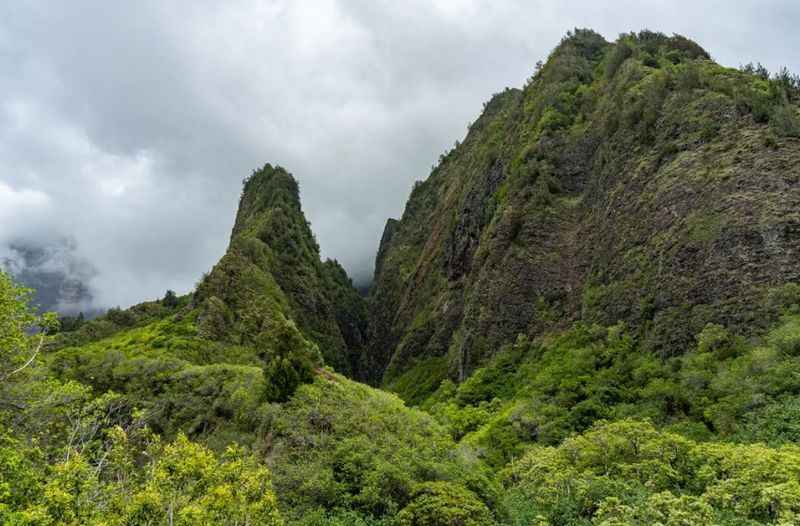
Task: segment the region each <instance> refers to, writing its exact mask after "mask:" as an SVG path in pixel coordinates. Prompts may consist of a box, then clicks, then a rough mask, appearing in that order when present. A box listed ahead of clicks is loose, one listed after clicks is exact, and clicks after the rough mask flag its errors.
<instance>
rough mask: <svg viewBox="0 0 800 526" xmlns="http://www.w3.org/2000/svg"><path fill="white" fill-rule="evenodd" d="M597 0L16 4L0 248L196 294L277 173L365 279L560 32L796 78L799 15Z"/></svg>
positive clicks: (5, 13)
mask: <svg viewBox="0 0 800 526" xmlns="http://www.w3.org/2000/svg"><path fill="white" fill-rule="evenodd" d="M14 4H15V5H14ZM602 4H603V3H599V2H589V1H579V2H557V1H554V0H553V1H547V2H545V1H540V2H523V1H519V2H496V1H477V0H476V1H462V2H453V1H444V0H435V1H432V2H422V1H412V2H388V1H368V0H353V1H345V0H341V1H318V2H316V1H315V2H291V1H288V0H287V1H256V0H234V1H231V2H223V3H219V2H210V1H200V2H198V1H191V2H190V1H185V2H180V1H174V2H161V1H156V0H143V1H140V2H130V3H124V4H123V3H117V2H105V1H99V0H97V1H90V0H80V1H77V0H76V1H74V2H44V1H41V2H40V1H36V0H32V1H21V2H7V3H4V4H3V5H2V6H0V68H2V72H0V95H2V96H1V97H0V247H2V246H4V247H6V248H5V249H1V248H0V255H2V250H8V249H7V247H8V244H9V243H11V242H14V241H18V240H20V239H22V240H27V242H28V243H32V244H34V245H39V246H46V245H47V244H48V243H54V242H56V240H58V239H64V238H70V239H74V240H75V247H76V251H77V253H76V257H77V258H82V259H85V260H87V261H90V262H91V264H92V265H93V266H94V267H95V268H96V269H97V273H96V274H95V275H93V276H92V277H91V278H90V280H89V286H90V289H91V293H92V295H93V297H94V298H95V300H96V302H97V304H98V305H102V306H113V305H123V306H124V305H129V304H131V303H134V302H137V301H141V300H143V299H146V298H154V297H158V296H161V295H162V294H163V292H164V290H165V289H167V288H172V289H176V290H179V291H181V292H185V291H188V290H190V289H191V288H192V286H193V284H194V282H195V281H196V280H197V279H198V277H199V276H200V275H201V273H202V272H203V271H205V270H208V269H209V268H210V267H211V266H212V265H213V264H214V262H215V261H216V260H217V259H218V258H219V257H220V255H221V254H222V253H223V251H224V248H225V245H226V243H227V239H228V234H229V230H230V227H231V225H232V223H233V217H234V213H235V207H236V203H237V199H238V195H239V191H240V182H241V180H242V179H243V178H244V177H245V176H246V175H248V174H249V173H250V172H251V171H252V169H254V168H257V167H259V166H261V165H263V164H264V163H265V162H272V163H278V164H281V165H283V166H285V167H286V168H287V169H289V170H290V171H291V172H293V173H294V174H295V176H296V177H297V178H298V179H299V181H300V185H301V191H302V197H303V205H304V208H305V210H306V213H307V215H308V217H309V219H310V220H311V222H312V226H313V228H314V230H315V232H316V234H317V237H318V240H319V242H320V245H321V247H322V250H323V253H324V255H326V256H329V257H335V258H337V259H339V260H340V261H341V262H342V263H343V264H344V265H345V267H346V268H347V269H348V270H349V271H350V272H351V274H352V275H353V276H354V277H355V278H356V279H357V280H360V281H363V280H366V279H369V276H370V274H371V271H372V263H373V257H374V252H375V250H376V247H377V242H378V239H379V237H380V234H381V230H382V228H383V224H384V221H385V219H386V217H388V216H395V217H396V216H398V215H400V214H401V213H402V208H403V205H404V203H405V199H406V197H407V196H408V193H409V191H410V188H411V184H412V182H413V181H414V180H416V179H422V178H424V177H426V175H427V173H428V171H429V169H430V166H431V165H432V164H433V163H434V162H435V161H436V158H437V157H438V155H439V154H440V153H441V152H443V151H444V150H446V149H447V148H448V147H450V146H451V145H452V144H453V142H454V141H455V140H456V139H461V138H462V137H463V135H464V133H465V131H466V125H467V123H468V122H469V121H470V120H473V119H475V118H476V117H477V115H478V112H479V111H480V107H481V103H482V102H483V101H485V100H487V99H488V98H489V96H490V95H491V94H492V93H493V92H497V91H500V90H502V89H503V88H504V87H505V86H518V85H521V84H523V83H524V81H525V79H526V78H527V77H528V76H530V74H531V73H532V70H533V65H534V64H535V63H536V61H537V60H541V59H544V58H545V57H546V56H547V54H548V52H549V51H550V50H551V49H552V47H554V46H555V44H556V43H557V42H558V40H559V39H560V38H561V36H563V34H564V33H565V32H566V31H567V30H568V29H571V28H573V27H592V28H594V29H595V30H597V31H599V32H601V33H602V34H603V35H605V36H606V38H608V39H614V38H615V37H616V36H617V34H619V33H620V32H623V31H629V30H639V29H642V28H649V29H653V30H661V31H664V32H667V33H672V32H677V33H682V34H685V35H686V36H689V37H691V38H693V39H695V40H697V41H698V42H699V43H700V44H701V45H703V46H704V47H705V48H706V49H707V50H708V51H709V52H710V53H711V54H712V55H713V56H714V57H715V58H716V59H717V60H718V61H720V62H721V63H723V64H726V65H730V66H738V65H739V64H741V63H746V62H750V61H761V62H763V63H764V64H765V65H767V66H768V67H769V68H770V69H773V70H774V69H777V68H778V67H779V66H782V65H788V66H789V67H790V68H792V69H794V70H795V71H798V70H800V63H798V60H799V59H798V58H797V55H796V53H795V50H796V49H797V48H798V45H800V36H798V35H799V34H798V32H797V31H796V30H795V27H794V26H795V25H796V22H797V21H798V20H800V6H798V5H797V4H796V3H794V2H789V1H782V2H778V1H774V2H756V1H750V2H737V3H736V6H735V7H733V4H731V3H729V2H723V1H705V2H704V1H693V2H674V1H673V2H666V1H664V2H662V1H653V2H640V1H636V2H634V1H619V2H614V3H613V5H612V6H608V5H602Z"/></svg>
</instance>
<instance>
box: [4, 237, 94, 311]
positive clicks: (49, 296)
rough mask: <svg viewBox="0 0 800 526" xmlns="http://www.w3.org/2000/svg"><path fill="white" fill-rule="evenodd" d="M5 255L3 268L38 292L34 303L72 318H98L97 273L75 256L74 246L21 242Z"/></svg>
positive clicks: (66, 240)
mask: <svg viewBox="0 0 800 526" xmlns="http://www.w3.org/2000/svg"><path fill="white" fill-rule="evenodd" d="M4 253H5V256H4V257H2V258H0V268H3V269H5V270H6V271H7V272H9V273H10V274H11V275H12V276H14V277H15V278H16V279H17V280H18V281H19V282H21V283H23V284H24V285H26V286H27V287H29V288H32V289H34V291H35V299H34V302H35V303H36V304H37V305H38V306H39V308H40V309H42V310H44V311H57V312H59V313H60V314H71V315H74V314H78V313H79V312H83V313H84V314H85V315H87V316H91V315H94V314H97V312H98V311H97V309H96V308H95V307H94V306H93V303H92V301H93V297H92V293H91V290H90V288H89V282H90V280H91V279H92V278H93V277H94V275H95V274H96V270H95V268H94V267H93V266H92V265H91V263H90V262H88V261H86V260H85V259H82V258H80V257H79V256H77V255H76V254H75V244H74V242H72V241H70V240H68V239H62V240H59V241H57V242H55V243H52V244H48V245H46V246H43V245H41V244H39V243H33V242H30V241H26V240H18V241H15V242H14V243H11V244H9V245H8V246H7V247H6V250H5V251H4Z"/></svg>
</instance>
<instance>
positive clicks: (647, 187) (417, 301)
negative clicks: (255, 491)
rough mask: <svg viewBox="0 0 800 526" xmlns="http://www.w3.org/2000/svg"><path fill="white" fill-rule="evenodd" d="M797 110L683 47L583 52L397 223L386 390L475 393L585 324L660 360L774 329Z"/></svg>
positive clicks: (784, 271)
mask: <svg viewBox="0 0 800 526" xmlns="http://www.w3.org/2000/svg"><path fill="white" fill-rule="evenodd" d="M799 96H800V92H798V85H797V81H796V78H794V77H791V76H790V75H788V74H784V75H783V76H779V77H776V78H774V79H771V80H770V79H768V78H765V77H764V74H763V72H762V73H761V74H759V73H758V72H756V71H755V70H745V71H740V70H734V69H729V68H725V67H722V66H719V65H717V64H715V63H714V62H713V61H711V60H710V59H709V57H708V54H707V53H706V52H705V51H704V50H703V49H701V48H700V47H699V46H698V45H697V44H695V43H694V42H691V41H690V40H687V39H685V38H683V37H679V36H673V37H667V36H664V35H662V34H656V33H651V32H647V31H645V32H641V33H638V34H630V35H623V36H622V37H621V38H620V39H619V40H618V41H617V42H616V43H614V44H610V43H608V42H606V41H605V40H604V39H603V38H602V37H601V36H599V35H598V34H596V33H594V32H592V31H588V30H576V31H575V32H574V33H572V34H570V35H568V36H567V37H566V38H564V40H563V41H562V42H561V43H560V44H559V46H558V47H557V48H556V49H555V50H554V51H553V53H552V54H551V55H550V58H549V59H548V60H547V62H546V63H545V64H543V65H542V66H541V67H540V68H539V69H538V70H537V72H536V73H535V74H534V75H533V77H532V78H531V79H530V81H529V82H528V84H527V85H526V86H525V87H524V88H523V89H521V90H517V89H507V90H506V91H504V92H502V93H500V94H497V95H495V96H494V97H493V98H492V99H491V100H490V101H489V102H488V103H487V104H486V106H485V109H484V112H483V114H482V115H481V116H480V117H479V118H478V120H477V121H475V123H474V124H472V126H471V127H470V130H469V133H468V135H467V137H466V139H465V140H464V142H463V143H461V144H457V145H456V147H455V148H454V149H453V150H452V151H450V152H448V153H447V154H445V155H443V156H442V158H441V162H440V163H439V165H438V166H437V167H436V168H435V169H434V170H433V172H432V173H431V175H430V176H429V177H428V178H427V179H426V180H425V181H422V182H419V183H417V184H416V185H415V187H414V190H413V191H412V193H411V196H410V198H409V201H408V204H407V206H406V209H405V212H404V214H403V217H402V218H401V219H400V220H399V221H395V220H390V221H389V223H388V224H387V228H386V232H385V235H384V237H383V241H382V243H381V247H380V250H379V253H378V264H377V265H376V276H375V286H374V288H373V291H372V296H371V301H372V305H373V308H372V310H373V311H374V312H376V313H377V316H376V317H375V318H374V319H373V320H372V325H371V335H372V336H371V341H370V345H371V349H370V356H371V357H372V359H373V365H374V370H373V372H374V373H375V375H374V377H373V381H374V382H376V383H380V382H388V385H399V384H402V383H404V381H403V380H402V379H400V378H399V377H400V376H401V375H403V374H404V373H407V372H408V371H409V370H411V373H410V374H412V375H413V374H415V373H414V368H415V367H416V368H420V369H421V370H425V371H432V370H435V371H437V374H438V375H439V378H444V377H449V378H452V379H454V380H463V379H465V378H466V377H467V376H469V374H470V372H472V371H473V370H474V369H475V367H477V366H479V365H481V364H482V363H484V362H485V361H486V360H487V359H488V358H489V357H491V356H492V355H493V354H494V353H495V352H497V350H498V349H500V348H501V347H502V345H503V344H507V343H511V342H513V341H514V340H515V339H516V337H517V335H519V334H524V335H526V336H528V337H531V338H532V337H535V336H537V335H539V334H542V333H543V332H545V331H550V330H554V329H559V328H566V327H569V326H570V325H571V324H572V323H573V322H575V321H577V320H582V321H584V322H587V323H592V322H596V323H600V324H603V325H613V324H615V323H616V322H618V321H625V322H627V323H628V324H629V325H630V326H631V327H633V328H635V329H636V331H637V334H638V336H639V337H640V339H641V340H642V344H643V347H644V348H646V349H647V350H648V351H652V352H655V353H658V354H659V355H661V356H662V357H668V356H673V355H677V354H681V353H683V352H685V351H686V350H688V349H689V348H690V347H691V345H692V342H693V338H694V335H695V334H696V333H697V332H699V331H700V330H702V328H703V327H704V326H705V324H706V323H709V322H714V323H720V324H722V325H724V326H726V327H728V328H729V329H730V330H732V331H734V332H736V333H739V334H751V333H753V332H754V331H755V332H757V331H758V330H760V329H761V328H763V327H764V325H765V324H766V323H768V322H769V320H770V318H769V315H768V313H764V312H761V311H758V310H757V307H758V306H759V305H760V304H761V300H762V299H763V298H764V295H765V294H766V293H767V291H768V290H769V289H770V288H772V287H776V286H780V285H782V284H784V283H787V282H792V281H797V280H798V279H800V267H798V265H797V261H798V258H799V257H800V218H799V217H798V210H800V185H798V181H800V142H798V140H797V137H798V136H800V119H798V113H797V105H796V103H797V100H798V98H799ZM405 383H408V382H405ZM411 383H415V382H411ZM431 385H435V383H433V384H431ZM401 393H402V391H401ZM403 394H404V396H405V393H403Z"/></svg>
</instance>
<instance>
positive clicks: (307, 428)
mask: <svg viewBox="0 0 800 526" xmlns="http://www.w3.org/2000/svg"><path fill="white" fill-rule="evenodd" d="M270 429H271V434H270V441H271V444H270V451H271V452H270V453H269V457H270V459H271V461H270V462H271V465H272V471H273V474H274V481H275V487H276V490H277V492H278V495H279V496H280V499H281V503H282V505H283V506H284V507H283V509H284V512H285V513H286V515H287V516H288V517H289V518H291V519H292V520H298V521H300V518H301V517H305V516H310V515H315V516H320V514H323V512H324V510H332V509H337V508H338V509H343V510H350V511H351V512H353V513H355V514H356V515H357V516H358V517H361V519H360V520H362V521H364V522H366V523H371V521H374V520H378V519H387V518H389V517H392V516H394V514H396V513H398V512H399V511H400V510H402V509H403V508H405V507H406V506H407V505H408V504H409V503H411V502H412V501H413V499H414V495H416V494H417V493H416V491H417V489H418V488H419V487H420V486H419V485H420V484H422V483H425V482H433V481H439V480H446V481H449V483H451V484H452V486H448V488H451V487H454V488H455V489H453V491H455V492H456V495H471V494H470V493H468V492H466V490H469V491H470V492H472V493H474V494H475V495H477V496H478V497H477V499H479V500H477V504H481V503H483V504H481V506H487V505H488V506H492V507H494V506H496V505H497V499H498V494H497V488H496V487H495V486H494V484H493V483H492V482H490V481H489V479H488V477H487V474H486V473H485V472H484V471H483V469H482V467H481V464H480V463H478V462H475V461H472V460H470V459H469V457H468V456H462V455H459V454H457V453H454V451H455V445H454V444H453V442H452V440H451V439H450V437H449V436H448V434H447V432H446V431H445V430H444V429H443V428H442V427H441V426H440V425H439V424H437V423H436V421H435V420H434V419H433V418H431V417H430V416H429V415H427V414H425V413H422V412H420V411H417V410H413V409H408V408H406V407H405V406H404V405H403V402H402V401H401V400H400V399H399V398H397V397H396V396H394V395H391V394H388V393H384V392H381V391H378V390H375V389H371V388H369V387H366V386H364V385H360V384H357V383H354V382H352V381H350V380H346V379H345V378H343V377H341V376H338V375H332V374H329V373H326V374H325V375H323V376H322V377H319V378H318V379H317V380H316V381H315V382H314V383H313V384H306V385H303V386H301V387H300V388H299V389H298V390H297V393H296V394H295V396H294V397H293V398H292V399H291V400H290V401H289V402H288V403H287V404H285V405H284V406H282V407H281V408H280V409H277V410H276V411H275V412H274V413H273V416H272V420H271V424H270ZM465 492H466V493H465ZM441 498H443V499H444V498H445V496H442V497H441ZM437 499H438V497H437ZM445 500H446V499H445ZM463 504H464V506H466V509H473V508H472V507H473V506H476V505H477V504H476V502H475V498H470V499H466V500H464V501H463ZM419 506H422V503H421V502H420V503H419ZM448 506H455V507H456V508H457V507H458V506H457V505H456V504H452V503H451V504H448ZM415 509H416V508H415ZM409 513H411V512H409ZM416 513H417V514H416V516H417V517H418V516H419V513H421V511H420V512H416ZM356 515H353V516H356ZM301 523H302V522H301ZM421 524H427V523H424V522H423V523H421ZM431 524H439V523H437V522H432V523H431Z"/></svg>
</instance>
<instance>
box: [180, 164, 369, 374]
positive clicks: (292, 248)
mask: <svg viewBox="0 0 800 526" xmlns="http://www.w3.org/2000/svg"><path fill="white" fill-rule="evenodd" d="M194 301H195V303H196V304H197V305H198V306H199V307H200V308H201V314H200V316H199V327H200V329H201V331H202V332H204V333H205V334H206V335H207V336H209V337H212V338H214V339H221V340H228V341H232V342H236V343H245V344H257V343H258V338H259V335H261V334H269V333H271V332H272V331H273V329H274V326H275V325H276V324H279V323H281V322H282V321H283V320H287V319H291V320H293V321H294V322H295V323H296V324H297V326H298V328H299V329H300V330H301V332H302V333H303V334H304V336H306V337H307V338H309V339H310V340H312V341H313V342H315V343H317V344H318V346H319V348H320V350H321V351H322V354H323V357H324V359H325V362H326V363H327V364H329V365H332V366H333V367H335V368H336V369H337V370H338V371H341V372H343V373H346V374H351V375H355V376H357V375H358V374H359V371H358V370H357V367H358V366H359V363H360V360H361V352H362V349H363V346H364V341H365V335H366V310H365V305H364V301H363V299H362V298H361V297H360V296H359V295H358V293H357V292H356V290H355V289H354V288H353V285H352V283H351V281H350V279H349V278H348V277H347V274H346V273H345V271H344V269H342V267H341V266H340V265H339V263H337V262H336V261H331V260H328V261H325V262H322V261H321V260H320V255H319V247H318V245H317V243H316V240H315V239H314V235H313V233H312V232H311V229H310V227H309V224H308V222H307V221H306V219H305V216H304V215H303V212H302V209H301V207H300V198H299V188H298V185H297V181H295V179H294V178H293V177H292V176H291V175H290V174H289V173H288V172H286V171H285V170H284V169H283V168H281V167H272V166H270V165H269V164H268V165H266V166H265V167H264V168H262V169H261V170H258V171H256V172H254V173H253V175H252V176H251V177H250V178H248V179H247V180H246V181H245V184H244V188H243V190H242V196H241V200H240V203H239V210H238V212H237V214H236V222H235V224H234V227H233V232H232V234H231V240H230V244H229V247H228V250H227V252H226V254H225V256H223V258H222V259H221V260H220V262H219V263H218V264H217V265H216V266H215V267H214V269H213V270H212V271H211V273H210V274H209V275H208V276H206V277H205V278H204V279H203V281H202V282H201V283H200V285H199V286H198V288H197V291H196V293H195V299H194Z"/></svg>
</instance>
